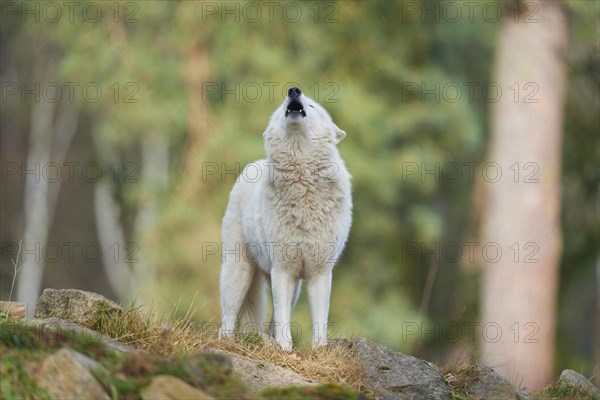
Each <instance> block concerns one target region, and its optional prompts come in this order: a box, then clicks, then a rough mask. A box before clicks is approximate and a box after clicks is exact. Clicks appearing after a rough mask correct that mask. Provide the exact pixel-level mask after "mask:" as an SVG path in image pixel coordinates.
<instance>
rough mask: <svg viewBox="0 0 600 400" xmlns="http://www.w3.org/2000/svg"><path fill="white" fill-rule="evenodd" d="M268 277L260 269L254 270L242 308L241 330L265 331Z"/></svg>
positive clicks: (240, 314)
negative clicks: (266, 284)
mask: <svg viewBox="0 0 600 400" xmlns="http://www.w3.org/2000/svg"><path fill="white" fill-rule="evenodd" d="M266 281H267V278H266V276H265V273H264V272H262V271H261V270H260V269H258V268H257V269H256V270H255V271H254V276H253V277H252V282H251V283H250V287H249V288H248V293H247V294H246V297H245V298H244V302H243V303H242V308H241V309H240V313H239V316H240V330H241V331H242V332H257V333H259V332H263V331H264V330H265V318H266V299H265V289H266V288H265V283H266Z"/></svg>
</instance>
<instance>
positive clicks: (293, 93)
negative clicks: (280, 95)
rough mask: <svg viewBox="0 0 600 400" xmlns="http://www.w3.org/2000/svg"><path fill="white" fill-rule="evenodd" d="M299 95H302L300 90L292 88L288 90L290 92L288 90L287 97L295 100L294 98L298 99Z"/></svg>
mask: <svg viewBox="0 0 600 400" xmlns="http://www.w3.org/2000/svg"><path fill="white" fill-rule="evenodd" d="M301 94H302V90H300V88H297V87H293V88H290V90H288V96H289V98H290V99H295V98H296V97H300V95H301Z"/></svg>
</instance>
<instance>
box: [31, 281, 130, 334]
mask: <svg viewBox="0 0 600 400" xmlns="http://www.w3.org/2000/svg"><path fill="white" fill-rule="evenodd" d="M99 311H101V312H103V313H121V312H122V311H123V308H122V307H121V306H120V305H118V304H117V303H115V302H114V301H112V300H109V299H107V298H106V297H104V296H101V295H99V294H97V293H91V292H85V291H83V290H77V289H44V291H43V292H42V295H41V296H40V298H39V300H38V302H37V304H36V306H35V317H36V318H50V317H56V318H60V319H65V320H67V321H72V322H76V323H78V324H81V325H85V326H92V325H93V323H94V321H95V320H96V319H97V317H98V312H99Z"/></svg>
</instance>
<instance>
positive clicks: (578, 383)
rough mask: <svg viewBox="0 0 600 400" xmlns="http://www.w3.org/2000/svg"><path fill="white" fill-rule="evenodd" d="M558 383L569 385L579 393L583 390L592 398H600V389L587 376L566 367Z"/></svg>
mask: <svg viewBox="0 0 600 400" xmlns="http://www.w3.org/2000/svg"><path fill="white" fill-rule="evenodd" d="M556 384H557V385H559V386H567V387H571V388H574V389H576V390H577V391H578V392H579V393H581V392H583V393H586V394H588V395H589V396H590V398H592V399H600V389H598V388H597V387H596V386H595V385H594V384H593V383H592V382H590V381H589V379H587V378H586V377H585V376H583V375H581V374H580V373H577V372H575V371H573V370H572V369H565V370H564V371H563V372H562V373H561V374H560V377H559V378H558V380H557V381H556Z"/></svg>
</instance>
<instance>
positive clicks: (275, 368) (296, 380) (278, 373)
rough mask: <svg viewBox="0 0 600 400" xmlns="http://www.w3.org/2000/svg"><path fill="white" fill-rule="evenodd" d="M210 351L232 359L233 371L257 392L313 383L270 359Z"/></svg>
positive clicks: (215, 350)
mask: <svg viewBox="0 0 600 400" xmlns="http://www.w3.org/2000/svg"><path fill="white" fill-rule="evenodd" d="M210 352H212V353H215V354H221V355H224V356H226V357H228V358H229V359H231V362H232V364H233V372H234V373H236V374H237V375H239V376H240V377H241V378H242V380H243V381H244V382H246V383H247V384H248V386H249V387H250V388H251V389H252V390H254V391H256V392H259V391H261V390H263V389H266V388H273V387H288V386H307V385H313V383H312V382H309V381H307V380H306V378H304V377H303V376H302V375H300V374H298V373H296V372H294V371H290V370H288V369H285V368H283V367H280V366H279V365H275V364H273V363H270V362H268V361H262V360H255V359H253V358H250V357H245V356H242V355H239V354H235V353H232V352H229V351H225V350H220V349H211V350H210Z"/></svg>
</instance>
